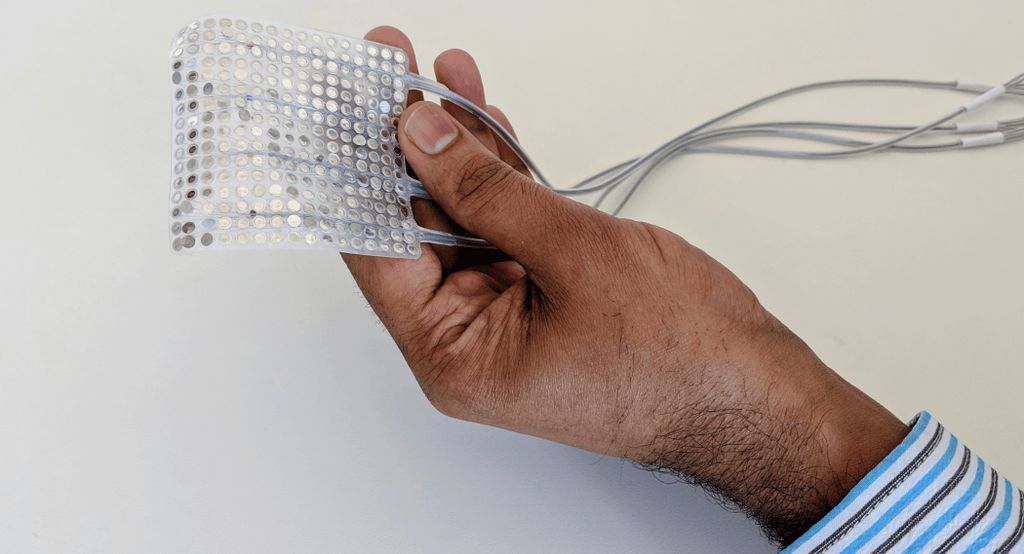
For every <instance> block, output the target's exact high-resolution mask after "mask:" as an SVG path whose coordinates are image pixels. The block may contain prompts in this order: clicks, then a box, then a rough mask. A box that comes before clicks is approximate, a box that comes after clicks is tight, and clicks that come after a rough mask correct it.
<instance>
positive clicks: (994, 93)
mask: <svg viewBox="0 0 1024 554" xmlns="http://www.w3.org/2000/svg"><path fill="white" fill-rule="evenodd" d="M1005 92H1006V87H1005V86H1003V85H999V86H997V87H992V88H990V89H988V90H987V91H986V92H984V93H983V94H980V95H978V96H977V97H976V98H974V99H973V100H971V101H970V102H967V103H966V104H964V105H963V109H964V111H967V112H969V111H972V110H976V109H978V108H980V107H982V106H984V105H985V104H988V103H989V102H991V101H993V100H995V99H996V98H999V97H1000V96H1002V95H1003V93H1005Z"/></svg>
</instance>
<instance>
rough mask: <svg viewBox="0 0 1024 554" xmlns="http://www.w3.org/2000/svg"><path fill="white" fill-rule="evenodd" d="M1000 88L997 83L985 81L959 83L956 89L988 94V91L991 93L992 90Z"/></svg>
mask: <svg viewBox="0 0 1024 554" xmlns="http://www.w3.org/2000/svg"><path fill="white" fill-rule="evenodd" d="M998 86H999V85H998V84H997V83H986V82H984V81H957V82H956V89H957V90H965V91H967V92H977V93H978V94H981V93H983V92H988V91H990V90H992V89H994V88H996V87H998Z"/></svg>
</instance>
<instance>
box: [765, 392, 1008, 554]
mask: <svg viewBox="0 0 1024 554" xmlns="http://www.w3.org/2000/svg"><path fill="white" fill-rule="evenodd" d="M911 425H912V426H913V427H912V428H911V430H910V433H909V434H908V435H907V437H906V438H905V439H903V442H902V443H900V445H899V446H897V447H896V449H895V450H893V451H892V452H891V453H889V455H888V456H886V457H885V459H884V460H882V461H881V462H880V463H879V464H878V466H876V467H875V468H874V469H872V470H871V472H870V473H868V474H867V475H866V476H865V477H864V478H863V479H862V480H861V481H860V482H859V483H858V484H857V486H855V487H854V488H853V490H851V491H850V492H849V494H847V495H846V497H845V498H844V499H843V500H842V502H840V503H839V504H838V505H837V506H836V507H835V508H833V509H832V511H830V512H829V513H828V514H827V515H826V516H825V517H824V518H823V519H822V520H821V521H819V522H818V523H817V524H815V525H814V527H812V528H811V529H810V530H809V531H807V533H805V534H804V535H802V536H801V537H800V538H799V539H797V540H796V541H795V542H794V543H793V544H791V545H790V546H789V547H788V548H786V549H785V550H783V552H793V553H797V552H799V553H805V552H807V553H818V552H828V553H830V554H831V553H839V552H842V553H847V552H877V553H881V552H899V553H904V552H937V553H944V552H956V553H970V552H986V553H988V552H995V553H1005V552H1020V553H1024V540H1022V539H1021V535H1022V534H1024V511H1022V509H1021V508H1022V506H1021V504H1022V501H1024V493H1022V492H1021V491H1020V490H1019V489H1017V487H1015V486H1013V485H1012V484H1011V483H1010V481H1009V480H1007V479H1005V478H1003V477H1001V476H1000V475H999V473H998V472H996V470H995V469H993V468H992V467H990V466H988V465H986V464H985V461H984V460H982V459H981V458H979V457H978V456H977V455H976V454H974V453H973V452H971V449H970V448H967V447H966V446H965V445H964V444H963V443H961V442H960V441H958V440H957V438H956V437H954V436H953V434H952V433H950V432H949V431H947V430H946V428H945V427H943V426H942V424H940V423H939V422H938V421H936V420H935V418H933V417H932V416H931V415H930V414H929V413H928V412H922V413H921V414H919V415H918V416H917V417H916V418H914V420H913V421H911Z"/></svg>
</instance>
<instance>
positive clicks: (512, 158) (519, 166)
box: [486, 106, 532, 177]
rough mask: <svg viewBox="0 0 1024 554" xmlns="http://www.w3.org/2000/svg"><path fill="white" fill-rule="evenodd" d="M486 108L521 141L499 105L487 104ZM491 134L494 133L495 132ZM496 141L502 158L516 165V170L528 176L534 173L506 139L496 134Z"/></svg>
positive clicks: (509, 163) (513, 165) (511, 164)
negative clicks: (506, 142) (531, 172)
mask: <svg viewBox="0 0 1024 554" xmlns="http://www.w3.org/2000/svg"><path fill="white" fill-rule="evenodd" d="M486 110H487V113H489V114H491V117H493V118H494V119H496V120H498V123H500V124H501V126H502V127H504V128H505V130H506V131H508V132H509V133H512V137H513V138H515V139H516V141H517V142H518V141H519V136H518V135H516V130H515V129H513V128H512V122H510V121H509V120H508V117H506V116H505V112H503V111H501V110H500V109H498V107H497V106H487V108H486ZM491 134H492V135H493V133H491ZM494 143H495V144H496V145H497V147H498V156H499V157H500V158H501V161H503V162H505V163H507V164H508V165H510V166H512V167H514V168H515V169H516V171H518V172H519V173H522V174H523V175H526V176H527V177H532V175H531V174H530V169H529V168H528V167H526V164H525V163H523V160H521V159H519V156H517V155H516V153H515V151H513V150H512V149H511V148H509V146H508V145H507V144H505V141H503V140H501V139H500V138H498V137H497V136H495V137H494Z"/></svg>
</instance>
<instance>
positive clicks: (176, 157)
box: [170, 17, 1024, 258]
mask: <svg viewBox="0 0 1024 554" xmlns="http://www.w3.org/2000/svg"><path fill="white" fill-rule="evenodd" d="M408 64H409V60H408V58H407V55H406V53H405V52H403V51H402V50H400V49H397V48H394V47H391V46H388V45H384V44H377V43H373V42H369V41H365V40H361V39H356V38H351V37H346V36H342V35H335V34H330V33H324V32H321V31H313V30H309V29H301V28H297V27H291V26H284V25H277V24H272V23H265V22H259V21H253V20H250V19H245V18H237V17H210V18H205V19H202V20H199V21H194V22H193V23H191V24H190V25H189V26H188V27H186V28H184V29H182V30H181V31H180V32H179V33H178V35H177V37H176V39H175V42H174V45H173V46H172V52H171V62H170V81H171V94H172V95H173V110H174V111H173V122H174V124H173V129H172V142H173V144H172V170H171V172H172V177H171V198H170V200H171V205H170V216H171V222H170V232H171V239H170V240H171V247H172V248H173V249H174V250H175V251H195V250H203V249H210V248H225V247H252V246H259V247H291V248H312V249H329V250H334V251H340V252H348V253H355V254H367V255H375V256H389V257H398V258H417V257H419V255H420V252H421V246H420V245H421V243H434V244H444V245H454V246H466V247H477V248H479V247H488V245H487V243H486V242H485V241H482V240H480V239H477V238H473V237H461V236H455V235H451V234H448V233H442V232H439V231H434V230H431V229H425V228H422V227H420V226H418V225H417V224H416V221H415V219H414V218H413V214H412V209H411V201H412V198H413V197H420V198H425V199H429V195H428V194H427V193H426V191H425V190H424V188H423V186H422V185H421V183H420V182H419V181H417V180H415V179H413V178H411V177H409V176H408V175H407V174H406V171H405V160H404V158H403V156H402V153H401V149H400V148H399V144H398V137H397V134H396V128H397V125H398V118H399V116H400V115H401V113H402V110H403V109H404V108H405V104H406V100H407V94H408V91H409V90H410V89H418V90H422V91H424V92H427V93H430V94H436V95H438V96H440V97H442V98H444V99H446V100H449V101H451V102H452V103H454V104H455V105H457V106H460V107H462V108H463V109H465V110H467V111H469V112H470V113H472V114H473V115H475V116H476V117H478V118H480V119H481V120H482V121H483V122H484V123H485V124H486V125H487V126H488V127H490V129H491V130H492V131H493V132H494V133H495V135H496V136H497V137H498V138H500V139H501V140H503V141H504V142H506V143H507V144H508V145H509V147H510V148H511V149H512V150H513V151H514V152H515V153H516V154H517V155H518V156H519V157H520V158H521V159H522V160H523V162H524V163H525V164H526V166H527V167H528V168H529V169H530V171H531V172H532V173H533V176H534V178H535V179H536V180H537V181H538V182H539V183H540V184H541V185H543V186H546V187H549V188H551V189H553V190H555V191H557V192H559V193H560V194H565V195H571V196H578V197H587V198H588V199H589V200H590V201H591V203H592V204H593V205H595V206H600V205H601V204H602V203H603V202H604V201H605V200H606V198H607V197H608V195H609V194H610V193H612V192H614V191H623V192H622V193H621V194H619V199H618V204H617V207H616V208H614V209H612V210H610V211H612V212H613V213H618V212H619V211H620V210H621V209H622V207H623V206H624V205H625V203H626V202H627V201H628V200H629V199H630V197H631V196H632V194H633V192H635V191H636V190H637V189H638V187H639V186H640V185H641V184H642V183H643V182H644V181H645V180H646V179H647V177H648V176H649V175H650V174H651V173H652V172H653V171H654V170H656V169H657V168H658V167H660V166H661V165H662V164H663V163H664V162H666V161H667V160H670V159H672V158H674V157H676V156H679V155H682V154H688V153H726V154H736V155H750V156H763V157H777V158H793V159H805V160H826V159H839V158H845V157H851V156H860V155H865V154H873V153H878V152H914V153H935V152H945V151H949V150H961V149H969V148H977V147H988V146H996V145H1001V144H1004V143H1011V142H1016V141H1020V140H1024V118H1017V119H1012V120H1007V121H971V122H962V121H960V118H961V116H963V115H964V114H966V113H968V112H973V111H974V110H976V109H979V108H981V107H982V106H984V105H986V104H988V103H989V102H991V101H992V100H995V99H996V98H999V97H1002V96H1004V95H1008V96H1011V97H1015V98H1020V97H1021V96H1024V75H1021V76H1017V77H1015V78H1013V79H1011V80H1009V81H1007V82H1006V83H1004V84H1002V85H998V84H988V83H981V82H976V81H920V80H909V79H849V80H840V81H825V82H819V83H811V84H808V85H803V86H798V87H794V88H791V89H787V90H784V91H781V92H778V93H775V94H772V95H769V96H765V97H763V98H760V99H757V100H754V101H753V102H749V103H747V104H745V105H743V106H740V107H739V108H736V109H734V110H732V111H730V112H727V113H725V114H722V115H720V116H717V117H715V118H712V119H710V120H708V121H706V122H704V123H702V124H700V125H698V126H696V127H694V128H692V129H690V130H688V131H686V132H684V133H682V134H680V135H678V136H676V137H673V138H672V139H670V140H668V141H666V142H665V143H663V144H662V145H660V146H658V147H657V148H655V149H653V150H651V151H650V152H648V153H646V154H643V155H640V156H638V157H636V158H633V159H630V160H627V161H625V162H622V163H620V164H617V165H615V166H612V167H611V168H609V169H606V170H604V171H602V172H600V173H598V174H596V175H594V176H592V177H589V178H587V179H584V180H582V181H580V182H579V183H576V184H575V185H573V186H570V187H565V188H556V187H555V186H554V185H553V184H552V183H551V182H549V181H548V180H547V179H546V178H545V177H544V175H543V174H542V173H541V171H540V170H539V168H538V166H537V164H536V163H535V162H534V161H533V160H532V159H531V158H530V156H529V155H528V154H527V153H526V152H525V151H524V150H523V149H522V147H521V146H520V145H519V144H518V143H516V141H515V139H514V137H513V136H512V135H511V134H510V133H509V132H508V131H507V130H506V129H503V128H502V127H501V124H500V123H498V122H497V121H495V120H494V118H492V117H491V116H490V114H488V113H487V112H486V111H484V110H482V109H481V108H480V107H478V106H475V105H473V104H472V103H471V102H469V101H468V100H466V99H465V98H463V97H461V96H459V95H458V94H456V93H454V92H452V91H450V90H448V89H447V88H446V87H445V86H444V85H442V84H440V83H436V82H434V81H431V80H429V79H426V78H423V77H420V76H418V75H413V74H410V73H408V69H409V68H408ZM837 87H910V88H917V89H940V90H952V91H959V92H960V93H966V94H971V95H974V96H973V98H971V99H970V100H968V101H967V102H966V103H963V104H959V105H957V106H956V108H955V109H954V110H952V111H950V112H947V113H946V114H943V115H941V116H940V117H938V118H936V119H934V120H932V121H930V122H927V123H924V124H920V125H891V124H878V123H863V124H861V123H836V122H829V121H807V120H800V121H774V122H761V123H750V124H744V125H734V126H726V125H724V123H726V122H727V121H729V120H730V119H733V118H735V117H736V116H739V115H741V114H745V113H747V112H750V111H752V110H754V109H756V108H758V107H761V106H764V105H766V104H769V103H771V102H774V101H776V100H779V99H782V98H786V97H789V96H793V95H797V94H803V93H807V92H812V91H817V90H822V89H828V88H837ZM751 137H755V138H759V137H764V138H769V139H770V140H772V141H778V140H779V139H782V140H783V142H788V143H796V144H798V145H800V147H794V148H781V147H778V146H776V145H775V144H776V143H777V142H773V144H772V145H771V146H770V147H769V146H763V147H762V146H750V145H748V144H746V143H743V144H735V143H734V141H735V140H736V139H749V138H751ZM808 143H813V144H816V145H824V149H822V148H823V147H821V146H818V147H817V149H806V147H805V146H804V145H806V144H808Z"/></svg>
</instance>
